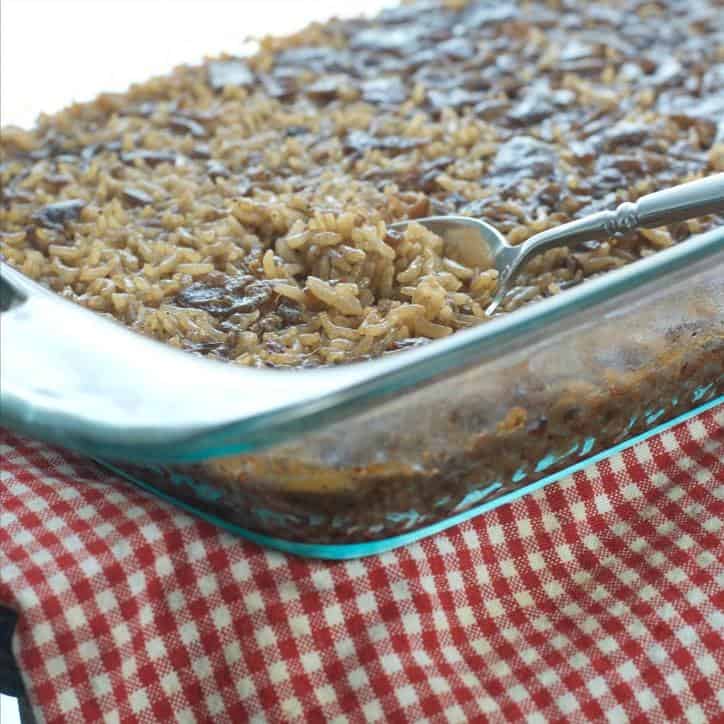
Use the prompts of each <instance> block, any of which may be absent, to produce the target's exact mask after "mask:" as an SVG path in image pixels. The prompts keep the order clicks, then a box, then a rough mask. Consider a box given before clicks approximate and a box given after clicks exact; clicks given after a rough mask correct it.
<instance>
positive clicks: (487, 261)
mask: <svg viewBox="0 0 724 724" xmlns="http://www.w3.org/2000/svg"><path fill="white" fill-rule="evenodd" d="M715 213H724V173H719V174H715V175H713V176H708V177H707V178H703V179H699V180H698V181H691V182H690V183H685V184H681V185H679V186H673V187H672V188H670V189H665V190H664V191H657V192H656V193H653V194H648V195H646V196H642V197H641V198H640V199H639V200H638V201H636V202H635V203H631V202H629V201H627V202H625V203H623V204H621V205H620V206H619V207H618V208H616V209H614V210H612V211H599V212H597V213H595V214H591V215H590V216H585V217H584V218H582V219H576V220H575V221H570V222H568V223H567V224H562V225H561V226H557V227H555V228H553V229H546V230H545V231H542V232H540V233H539V234H536V235H535V236H532V237H531V238H530V239H528V240H527V241H525V242H524V243H522V244H520V245H519V246H511V245H510V244H509V243H508V242H507V241H506V240H505V237H504V236H503V235H502V234H501V233H500V232H499V231H498V230H497V229H496V228H495V227H493V226H491V225H490V224H488V223H487V222H485V221H481V220H479V219H471V218H468V217H466V216H430V217H427V218H424V219H415V221H416V222H417V223H418V224H422V225H423V226H425V227H427V228H428V229H430V231H432V232H433V233H435V234H437V235H438V236H440V237H442V238H443V239H444V241H445V244H446V247H447V248H446V255H447V256H449V257H450V258H452V259H453V260H455V261H458V262H460V263H462V264H464V265H465V266H469V267H483V268H486V269H487V268H490V267H491V266H492V267H494V268H495V269H497V270H498V273H499V275H500V276H499V280H498V290H497V292H496V294H495V297H494V298H493V301H492V302H491V304H490V306H489V307H488V308H487V309H486V314H487V315H488V316H491V315H492V314H493V312H495V310H496V309H497V308H498V307H499V306H500V304H501V303H502V301H503V299H504V298H505V295H506V293H507V292H508V290H509V288H510V284H511V282H512V281H513V280H514V279H515V277H516V276H517V275H518V274H519V273H520V271H521V269H522V268H523V266H524V264H526V263H527V262H528V261H530V260H531V259H532V258H533V257H534V256H536V255H538V254H541V253H543V252H544V251H547V250H548V249H552V248H553V247H556V246H576V245H577V244H580V243H582V242H584V241H603V240H605V239H609V238H611V237H612V236H617V235H619V234H624V233H626V232H628V231H632V230H634V229H640V228H644V229H649V228H654V227H657V226H665V225H666V224H675V223H677V222H679V221H686V220H687V219H693V218H696V217H698V216H706V215H707V214H715ZM406 226H407V222H402V223H399V224H393V225H392V226H391V228H392V229H395V230H404V228H405V227H406Z"/></svg>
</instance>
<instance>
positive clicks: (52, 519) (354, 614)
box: [0, 406, 724, 724]
mask: <svg viewBox="0 0 724 724" xmlns="http://www.w3.org/2000/svg"><path fill="white" fill-rule="evenodd" d="M0 445H1V446H0V456H1V464H0V469H1V471H2V478H0V601H1V602H3V603H5V604H6V605H9V606H10V607H12V608H14V609H15V610H16V611H17V612H18V613H19V626H18V631H17V632H16V637H15V642H14V647H15V654H16V657H17V660H18V662H19V664H20V667H21V669H22V673H23V676H24V679H25V683H26V686H27V688H28V693H29V696H30V699H31V703H32V704H33V706H34V708H35V712H36V713H37V714H38V715H39V719H40V720H41V721H43V720H44V721H46V722H59V723H60V722H62V723H63V724H70V723H72V722H83V723H84V724H85V722H96V721H101V720H103V721H106V722H123V723H124V724H125V723H126V722H136V721H137V722H159V721H163V722H165V721H178V722H214V723H215V724H216V723H219V722H241V721H248V720H253V721H272V722H276V721H283V722H292V721H311V722H317V721H320V722H321V721H332V722H361V721H383V722H397V721H431V722H436V721H440V722H443V721H448V722H468V721H502V720H519V719H525V720H527V721H529V722H547V721H581V722H584V721H585V722H588V721H592V720H598V719H605V718H608V719H609V720H612V721H624V720H634V721H642V722H643V721H656V722H662V721H667V722H668V721H686V720H688V721H691V722H702V721H714V720H716V719H717V718H719V717H722V712H723V711H724V593H723V590H724V545H723V544H722V528H723V525H724V524H723V517H724V516H723V513H724V500H723V494H724V406H719V407H718V408H716V409H714V410H711V411H709V412H708V413H706V414H704V415H702V416H700V417H699V418H696V419H694V420H692V421H690V422H688V423H685V424H682V425H679V426H678V427H677V428H675V429H673V430H671V431H669V432H666V433H664V434H662V435H660V436H658V437H656V438H653V439H651V440H649V441H648V442H646V443H641V444H638V445H637V446H635V447H634V448H630V449H628V450H627V451H625V452H624V453H623V454H621V455H618V456H616V457H613V458H611V459H609V460H607V461H605V462H602V463H600V464H598V465H597V466H595V467H591V468H590V469H588V470H586V471H585V472H581V473H577V474H576V475H575V476H574V477H572V478H569V479H566V480H564V481H562V482H560V483H557V484H554V485H551V486H549V487H548V488H546V489H545V490H542V491H539V492H538V493H535V494H533V495H530V496H527V497H524V498H522V499H520V500H518V501H516V502H515V503H513V504H511V505H507V506H504V507H501V508H499V509H497V510H495V511H493V512H491V513H489V514H487V515H485V516H482V517H479V518H477V519H475V520H472V521H470V522H468V523H466V524H464V525H461V526H458V527H455V528H453V529H451V530H449V531H447V532H446V533H443V534H440V535H438V536H436V537H434V538H431V539H428V540H426V541H424V542H422V543H419V544H415V545H411V546H409V547H407V548H404V549H400V550H397V551H393V552H391V553H387V554H385V555H382V556H379V557H375V558H368V559H364V560H359V561H352V562H340V563H328V562H318V561H305V560H301V559H298V558H293V557H288V556H285V555H282V554H279V553H274V552H269V551H264V550H262V549H260V548H258V547H256V546H255V545H252V544H250V543H245V542H243V541H241V540H238V539H236V538H234V537H233V536H231V535H228V534H226V533H224V532H222V531H220V530H218V529H216V528H215V527H214V526H212V525H210V524H207V523H204V522H200V521H198V520H196V519H194V518H192V517H190V516H188V515H186V514H184V513H181V512H179V511H178V510H176V509H174V508H173V507H171V506H170V505H167V504H165V503H162V502H159V501H157V500H155V499H152V498H150V497H149V496H147V495H146V494H145V493H143V492H140V491H139V490H137V489H136V488H134V487H132V486H131V485H129V484H127V483H124V482H122V481H120V480H118V479H116V478H113V477H111V476H110V475H107V474H106V473H104V472H102V471H101V470H99V469H98V468H97V467H95V466H94V465H93V464H92V463H89V462H86V461H84V460H82V459H79V458H78V457H74V456H71V455H67V454H62V453H60V452H57V451H55V450H50V449H48V448H47V447H45V446H43V445H40V444H36V443H32V442H28V441H27V440H23V439H19V438H17V437H14V436H11V435H9V434H4V436H3V437H2V440H1V442H0ZM719 721H722V719H721V718H719Z"/></svg>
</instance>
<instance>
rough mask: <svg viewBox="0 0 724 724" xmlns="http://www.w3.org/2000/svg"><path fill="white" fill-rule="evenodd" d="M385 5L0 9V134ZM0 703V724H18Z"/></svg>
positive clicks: (56, 0)
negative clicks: (316, 23)
mask: <svg viewBox="0 0 724 724" xmlns="http://www.w3.org/2000/svg"><path fill="white" fill-rule="evenodd" d="M391 4H392V5H394V4H396V3H395V2H391V1H390V0H0V125H10V124H12V125H18V126H24V127H30V126H32V125H33V123H34V122H35V119H36V118H37V116H38V114H39V113H41V112H43V113H53V112H54V111H57V110H60V109H61V108H63V107H64V106H67V105H69V104H70V103H71V102H72V101H86V100H91V99H92V98H93V97H94V96H95V95H97V94H98V93H99V92H101V91H122V90H124V89H125V88H127V87H128V85H129V84H130V83H133V82H134V81H143V80H146V79H148V78H150V77H151V76H153V75H159V74H161V73H165V72H167V71H169V70H170V69H171V68H173V67H174V66H175V65H179V64H181V63H196V62H199V61H201V60H202V59H203V57H204V56H205V55H216V54H218V53H221V52H228V53H240V52H242V51H243V48H244V40H245V39H246V38H247V37H248V36H259V35H264V34H266V33H271V34H274V35H285V34H288V33H291V32H294V31H295V30H299V29H301V28H302V27H303V26H304V25H306V24H307V23H308V22H310V21H312V20H324V19H326V18H329V17H331V16H333V15H359V14H363V13H364V14H371V13H374V12H377V11H378V10H379V9H380V8H381V7H384V6H387V5H391ZM19 721H20V720H19V718H18V715H17V709H16V707H15V702H14V700H13V699H10V698H9V697H6V696H2V695H0V724H19Z"/></svg>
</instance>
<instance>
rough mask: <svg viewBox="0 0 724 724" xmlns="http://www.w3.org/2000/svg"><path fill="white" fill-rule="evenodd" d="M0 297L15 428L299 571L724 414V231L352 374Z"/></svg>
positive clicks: (23, 293)
mask: <svg viewBox="0 0 724 724" xmlns="http://www.w3.org/2000/svg"><path fill="white" fill-rule="evenodd" d="M1 301H2V304H1V305H0V307H1V308H2V309H3V312H2V320H1V321H2V324H1V325H0V328H1V329H2V348H3V354H2V357H1V361H2V370H1V371H2V422H3V424H4V425H5V426H7V427H9V428H12V429H15V430H18V431H20V432H23V433H26V434H30V435H33V436H36V437H39V438H43V439H45V440H48V441H50V442H53V443H57V444H61V445H64V446H67V447H69V448H72V449H75V450H79V451H81V452H83V453H85V454H87V455H90V456H93V457H94V458H96V459H97V460H98V461H99V462H102V463H103V464H105V465H107V466H108V467H111V468H112V469H113V470H115V471H116V472H118V473H120V474H121V475H123V476H124V477H126V478H129V479H131V480H133V481H135V482H137V483H139V484H141V485H142V486H143V487H145V488H147V489H149V490H151V491H152V492H154V493H155V494H157V495H159V496H161V497H164V498H166V499H169V500H172V501H173V502H175V503H177V504H180V505H182V506H183V507H185V508H187V509H190V510H192V511H194V512H195V513H197V514H200V515H202V516H204V517H206V518H209V519H211V520H213V521H215V522H217V523H219V524H221V525H223V526H225V527H227V528H229V529H231V530H233V531H235V532H237V533H239V534H240V535H243V536H246V537H249V538H252V539H254V540H257V541H259V542H261V543H264V544H267V545H270V546H273V547H277V548H281V549H283V550H287V551H291V552H296V553H300V554H304V555H312V556H319V557H328V558H344V557H354V556H359V555H365V554H369V553H374V552H378V551H381V550H385V549H389V548H392V547H395V546H397V545H402V544H404V543H406V542H408V541H410V540H414V539H416V538H420V537H423V536H425V535H429V534H431V533H433V532H435V531H437V530H440V529H442V528H444V527H447V526H448V525H452V524H454V523H456V522H459V521H461V520H463V519H466V518H469V517H471V516H473V515H476V514H478V513H480V512H483V511H484V510H487V509H490V508H491V507H494V506H496V505H500V504H502V503H504V502H507V501H509V500H511V499H512V498H514V497H518V496H520V495H523V494H525V493H527V492H530V491H532V490H534V489H536V488H538V487H540V486H541V485H543V484H545V483H548V482H551V481H553V480H556V479H558V478H560V477H562V476H564V475H567V474H569V473H571V472H572V471H574V470H576V469H579V468H581V467H582V466H584V465H587V464H590V462H591V461H592V460H594V459H598V458H601V457H604V456H606V455H608V454H610V453H611V452H612V451H613V450H617V449H620V448H622V447H624V446H626V445H628V444H631V443H632V442H633V441H635V440H637V439H640V438H641V437H645V436H647V435H650V434H652V433H653V432H655V431H658V430H661V429H662V428H663V427H667V426H669V425H671V424H673V423H674V422H676V421H678V420H681V419H682V418H685V417H688V416H690V415H693V414H696V413H697V412H700V411H702V410H704V409H706V408H709V407H712V406H715V405H719V404H721V403H722V401H724V229H723V228H718V229H715V230H713V231H710V232H708V233H705V234H701V235H699V236H698V237H694V238H692V239H690V240H688V241H686V242H685V243H682V244H680V245H678V246H675V247H672V248H670V249H667V250H665V251H663V252H660V253H659V254H656V255H654V256H652V257H650V258H648V259H645V260H642V261H639V262H636V263H634V264H632V265H630V266H628V267H625V268H622V269H619V270H617V271H614V272H610V273H608V274H606V275H604V276H603V277H602V278H598V279H594V280H592V281H589V282H586V283H584V284H583V285H581V286H579V287H577V288H574V289H571V290H569V291H567V292H565V293H564V294H561V295H558V296H556V297H554V298H551V299H548V300H545V301H542V302H539V303H537V304H534V305H531V306H529V307H527V308H524V309H521V310H518V311H516V312H515V313H513V314H510V315H507V316H505V317H502V318H500V319H496V320H494V321H492V322H490V323H488V324H486V325H482V326H480V327H477V328H474V329H471V330H467V331H464V332H459V333H457V334H455V335H453V336H452V337H450V338H448V339H446V340H440V341H437V342H435V343H434V344H431V345H429V346H426V347H423V348H420V349H413V350H410V351H407V352H405V353H403V354H398V355H393V356H391V357H390V358H384V359H378V360H373V361H368V362H360V363H357V364H351V365H345V366H342V367H339V368H336V369H322V370H299V371H295V372H283V371H278V370H252V369H249V370H247V369H239V368H233V367H232V366H231V365H225V364H223V363H219V362H211V361H207V360H202V359H197V358H195V357H193V356H191V355H188V354H185V353H183V352H179V351H177V350H173V349H171V348H168V347H166V346H165V345H161V344H159V343H157V342H154V341H151V340H148V339H145V338H143V337H141V336H140V335H137V334H135V333H133V332H130V331H128V330H126V329H124V328H122V327H120V325H117V324H115V323H113V322H110V321H107V320H105V319H102V318H100V317H98V316H97V315H95V314H93V313H91V312H88V311H86V310H83V309H80V308H78V307H77V306H76V305H72V304H70V303H69V302H66V301H64V300H60V299H58V298H57V297H55V296H54V295H51V294H50V293H48V292H46V291H44V290H42V289H41V288H40V287H38V286H37V285H35V284H33V283H31V282H29V281H27V280H25V279H24V278H23V277H22V276H21V275H20V274H18V273H17V272H14V271H13V270H12V269H10V268H9V267H6V266H3V277H2V300H1ZM71 316H73V327H74V328H75V329H76V330H78V334H77V335H76V336H74V337H73V338H69V337H68V336H67V335H65V334H64V333H63V326H64V324H65V323H66V321H67V320H70V317H71ZM82 340H85V341H82ZM79 348H80V349H79ZM290 380H293V381H294V383H295V394H294V395H292V396H289V395H288V394H287V393H286V392H285V389H286V390H288V389H289V388H288V387H286V388H284V386H283V385H277V383H281V382H284V384H285V385H286V383H287V382H289V381H290ZM275 385H277V386H275Z"/></svg>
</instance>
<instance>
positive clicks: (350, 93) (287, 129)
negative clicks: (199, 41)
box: [0, 0, 724, 367]
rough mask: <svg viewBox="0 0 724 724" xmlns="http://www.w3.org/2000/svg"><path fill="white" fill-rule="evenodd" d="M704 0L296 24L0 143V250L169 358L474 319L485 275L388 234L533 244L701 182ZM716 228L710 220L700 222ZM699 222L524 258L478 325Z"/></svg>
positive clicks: (706, 153) (333, 347) (423, 330)
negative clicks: (432, 222)
mask: <svg viewBox="0 0 724 724" xmlns="http://www.w3.org/2000/svg"><path fill="white" fill-rule="evenodd" d="M723 16H724V13H722V12H721V6H720V4H719V3H718V2H716V0H712V1H711V2H703V1H702V2H698V1H696V0H693V1H692V2H690V3H686V4H685V5H684V4H682V3H679V2H674V1H673V0H669V1H667V2H662V1H659V2H645V3H644V2H628V1H627V2H616V1H614V0H609V1H608V2H606V3H596V4H588V3H565V2H554V1H551V2H548V3H544V2H520V3H515V2H510V1H508V2H499V3H490V2H470V3H466V2H461V1H457V0H456V1H454V2H453V1H452V0H447V1H446V2H442V1H438V2H435V1H432V2H427V1H423V2H418V3H417V4H414V5H404V6H402V7H400V8H397V9H393V10H390V11H386V12H384V13H383V14H382V15H381V16H379V17H378V18H376V19H374V20H349V21H339V20H333V21H330V22H329V23H327V24H325V25H319V24H314V25H312V26H310V27H309V28H307V29H306V30H304V31H303V32H300V33H298V34H297V35H294V36H292V37H289V38H285V39H281V40H280V39H275V38H266V39H264V40H263V41H262V42H261V44H260V48H259V51H258V53H257V54H256V55H254V56H253V57H250V58H248V59H245V60H241V59H238V58H231V57H226V58H223V59H217V60H212V61H209V62H207V63H205V64H204V65H202V66H198V67H181V68H178V69H176V70H175V71H174V72H173V74H171V75H170V76H167V77H163V78H156V79H153V80H150V81H148V82H147V83H143V84H140V85H136V86H134V87H132V88H131V89H130V90H129V91H128V93H125V94H105V95H102V96H100V97H99V98H98V99H96V100H95V101H94V102H92V103H88V104H80V105H74V106H72V107H70V108H68V109H67V110H65V111H63V112H61V113H59V114H57V115H55V116H51V117H42V118H41V119H40V122H39V124H38V126H37V127H36V128H35V129H33V130H32V131H24V130H20V129H15V128H6V129H4V130H3V132H2V147H1V152H2V156H1V157H0V162H1V164H2V165H1V166H0V174H1V176H0V178H1V179H2V197H1V205H0V250H1V252H2V254H3V256H4V257H5V258H6V259H7V260H8V261H9V262H10V263H11V264H12V265H13V266H15V267H17V268H18V269H19V270H20V271H22V272H23V273H25V274H27V275H28V276H29V277H31V278H33V279H37V280H39V281H41V282H42V283H43V284H45V285H46V286H48V287H49V288H51V289H53V290H54V291H56V292H58V293H59V294H62V295H63V296H65V297H67V298H68V299H71V300H73V301H75V302H78V303H80V304H82V305H84V306H86V307H88V308H89V309H93V310H96V311H98V312H102V313H105V314H108V315H111V316H112V317H114V318H116V319H118V320H120V321H121V322H123V323H125V324H127V325H129V326H130V327H132V328H133V329H135V330H138V331H139V332H141V333H143V334H147V335H149V336H152V337H154V338H156V339H159V340H163V341H165V342H168V343H169V344H172V345H174V346H176V347H179V348H182V349H186V350H190V351H194V352H197V353H200V354H203V355H206V356H210V357H214V358H222V359H228V360H231V361H234V362H237V363H239V364H244V365H255V366H284V367H286V366H313V365H320V364H334V363H339V362H344V361H347V360H353V359H364V358H368V357H375V356H379V355H381V354H385V353H388V352H395V351H398V350H403V349H406V348H408V347H410V346H414V345H416V344H422V343H425V342H426V341H428V340H431V339H436V338H439V337H444V336H446V335H449V334H451V333H453V332H455V331H457V330H460V329H464V328H467V327H470V326H473V325H476V324H479V323H482V322H484V321H485V319H486V318H485V315H484V311H483V310H484V309H485V307H486V305H487V304H488V303H489V301H490V300H491V297H492V295H493V294H494V292H495V289H496V272H495V271H494V270H493V269H491V268H489V265H486V264H482V265H480V264H478V265H475V264H471V263H470V261H469V260H464V259H456V258H450V257H449V256H446V249H445V247H444V244H443V242H442V240H441V239H440V238H439V237H437V236H435V235H434V234H432V233H431V232H429V231H428V230H426V229H425V228H423V227H422V226H421V225H419V224H415V223H412V224H410V225H409V226H408V228H407V231H406V232H405V233H404V234H399V233H391V232H390V231H389V230H388V225H389V224H390V223H393V222H395V221H400V220H405V219H415V218H420V217H422V216H426V215H429V214H441V213H458V214H464V215H471V216H480V217H484V218H486V219H488V220H490V221H491V222H493V223H494V224H495V225H496V226H497V227H498V228H499V229H500V230H501V231H503V232H504V233H505V234H507V236H508V238H509V239H510V241H511V242H513V243H520V242H522V241H524V240H525V239H527V238H529V237H530V236H531V235H532V234H534V233H536V232H537V231H540V230H543V229H545V228H548V227H550V226H553V225H557V224H560V223H562V222H565V221H567V220H569V219H572V218H576V217H580V216H582V215H584V214H586V213H590V212H591V211H592V210H595V209H597V208H606V207H611V206H614V205H615V204H617V203H620V202H621V201H625V200H635V199H636V198H638V197H639V196H641V195H643V194H645V193H648V192H650V191H653V190H655V189H658V188H662V187H665V186H669V185H672V184H675V183H679V182H684V181H686V180H691V179H694V178H697V177H700V176H703V175H706V174H707V173H713V172H716V171H722V170H724V133H723V131H724V125H723V123H722V120H721V119H722V118H724V44H723V43H722V37H724V21H723V20H722V18H723ZM718 222H719V223H720V222H721V218H720V219H719V220H718ZM715 223H717V220H716V219H709V220H706V219H704V220H700V221H692V222H688V223H685V224H678V225H675V226H672V227H669V228H663V229H656V230H647V231H643V232H641V233H633V234H630V235H629V236H627V237H625V238H620V239H611V240H609V241H607V242H604V243H589V244H586V245H584V246H583V247H582V248H580V249H578V250H573V251H569V250H567V249H555V250H552V251H550V252H548V253H546V254H545V255H543V256H542V257H540V258H538V259H535V260H534V261H533V262H531V264H530V265H529V267H528V268H527V270H526V272H525V274H524V275H523V276H522V277H521V278H520V280H519V286H518V287H517V288H515V289H513V290H512V291H511V293H510V295H509V296H508V298H507V300H506V303H505V305H504V307H503V310H502V311H501V313H507V312H510V311H511V310H513V309H515V308H516V307H518V306H520V305H521V304H526V303H529V302H533V301H535V300H538V299H541V298H543V297H547V296H550V295H553V294H558V293H559V292H561V290H564V289H565V288H566V287H568V286H570V285H572V284H574V283H577V282H579V281H580V280H581V279H583V278H586V277H590V276H592V275H596V274H600V273H604V272H607V271H609V270H611V269H615V268H618V267H620V266H622V265H624V264H628V263H630V262H632V261H635V260H636V259H639V258H641V257H644V256H647V255H649V254H652V253H655V252H656V251H658V250H660V249H663V248H666V247H668V246H670V245H671V244H674V243H677V242H679V241H681V240H683V239H685V238H686V237H687V236H688V235H689V234H691V233H692V232H696V231H699V230H703V229H705V228H708V227H710V226H712V225H713V224H715Z"/></svg>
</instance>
